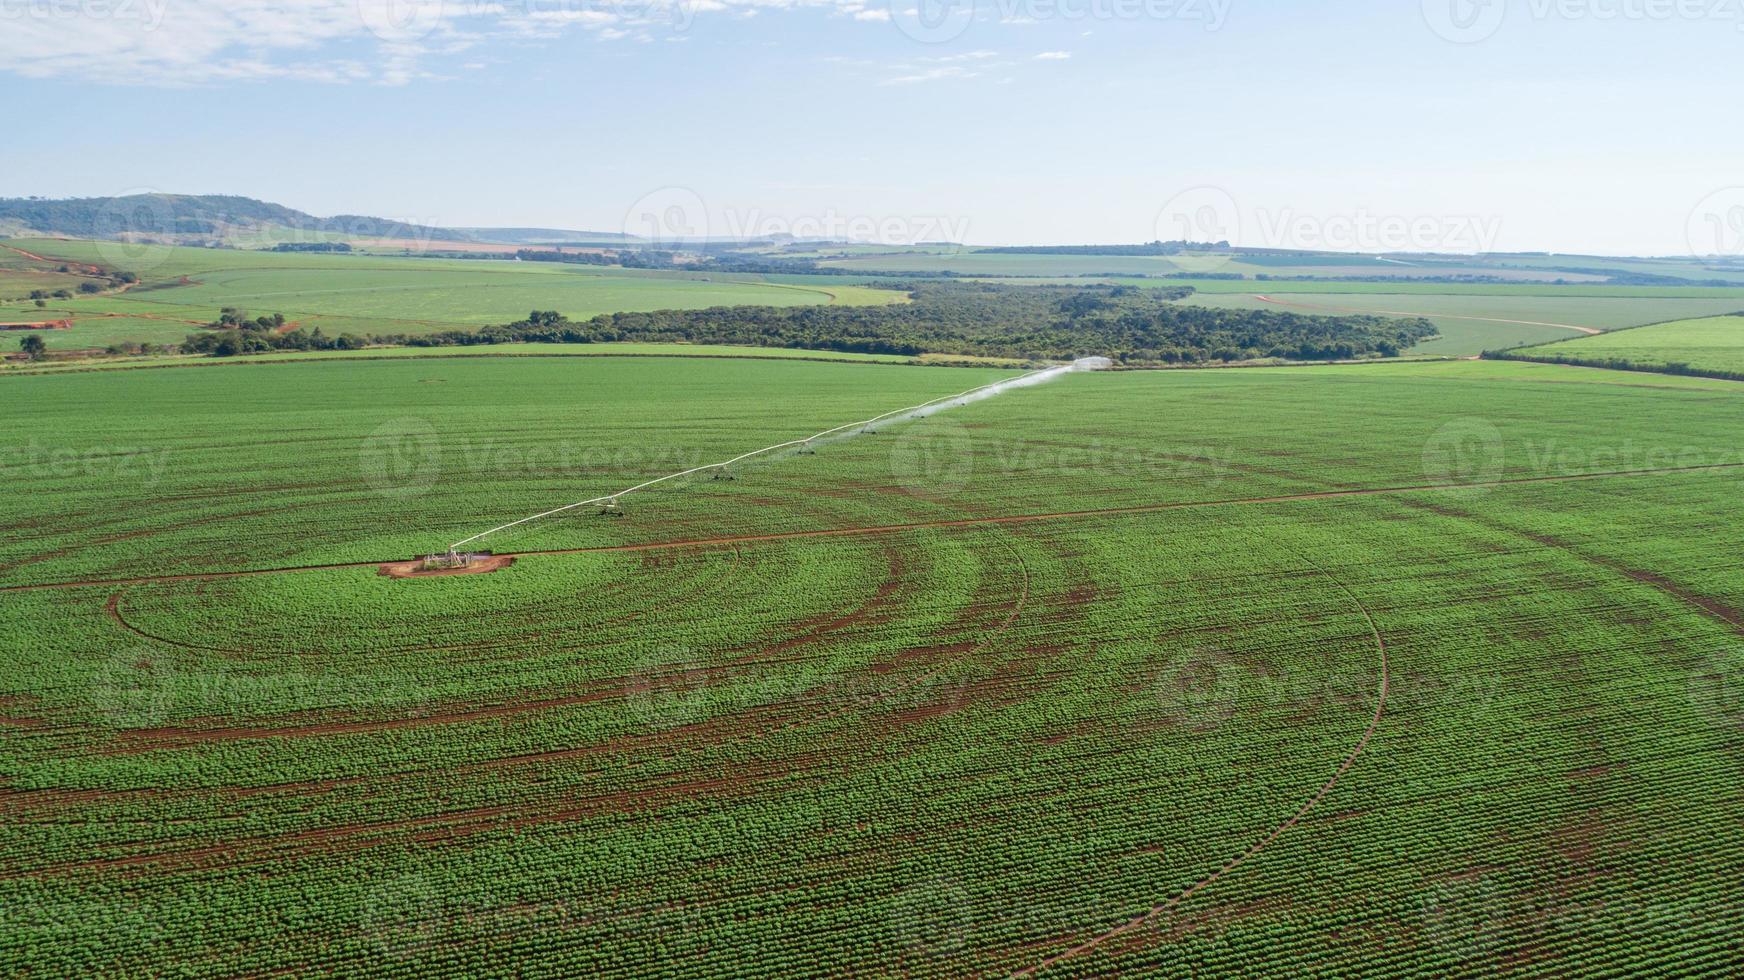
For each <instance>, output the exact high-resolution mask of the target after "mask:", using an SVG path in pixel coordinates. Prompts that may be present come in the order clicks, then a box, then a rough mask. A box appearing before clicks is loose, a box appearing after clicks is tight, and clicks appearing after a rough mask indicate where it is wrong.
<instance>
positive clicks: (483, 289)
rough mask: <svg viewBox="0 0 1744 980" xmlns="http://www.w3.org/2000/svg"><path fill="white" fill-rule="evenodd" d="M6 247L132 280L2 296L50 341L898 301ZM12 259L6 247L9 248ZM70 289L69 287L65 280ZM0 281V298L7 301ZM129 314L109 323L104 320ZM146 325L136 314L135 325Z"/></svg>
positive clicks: (683, 276) (698, 279)
mask: <svg viewBox="0 0 1744 980" xmlns="http://www.w3.org/2000/svg"><path fill="white" fill-rule="evenodd" d="M12 244H13V245H14V246H16V247H17V248H21V249H26V250H28V251H30V252H32V253H33V254H38V255H41V256H43V257H45V258H49V259H55V260H67V261H73V262H82V263H90V264H94V265H99V266H102V267H104V268H110V269H115V270H119V271H131V272H136V273H137V274H139V275H140V277H141V279H142V280H143V282H142V285H141V286H139V287H136V288H132V289H128V290H127V291H125V292H124V293H114V292H111V293H108V294H104V295H100V296H90V297H84V296H80V297H77V298H75V299H71V300H50V301H49V303H48V306H47V308H36V307H34V306H33V305H31V304H25V303H21V302H18V301H13V302H11V303H0V322H4V321H12V320H20V321H36V320H53V319H71V320H73V327H72V329H69V330H64V331H55V332H53V333H52V334H49V335H46V338H45V339H47V341H48V342H49V345H50V348H51V349H60V350H69V349H86V348H101V347H107V346H109V345H110V344H115V343H122V342H136V343H137V342H140V341H144V342H150V343H157V344H165V343H175V342H178V341H180V340H181V339H182V338H183V337H185V336H187V334H188V332H189V329H188V328H189V326H190V325H192V324H200V323H210V322H212V321H214V320H216V319H217V318H218V314H219V310H220V309H221V308H223V307H227V306H228V307H237V308H241V309H244V310H247V311H248V312H249V313H251V314H255V315H261V314H272V313H283V314H284V315H285V316H286V318H287V319H288V320H289V321H291V323H293V324H296V325H301V326H306V327H308V328H310V329H314V328H316V327H320V328H321V329H322V330H323V331H324V332H325V333H327V334H328V335H330V336H331V335H337V334H341V333H348V332H349V333H359V334H368V333H404V334H420V333H431V332H435V331H438V330H449V329H465V328H472V327H479V326H485V325H488V324H493V323H508V322H512V321H514V320H517V319H520V318H522V317H525V316H526V315H527V313H528V311H530V310H535V309H539V310H547V309H548V310H557V311H558V312H560V313H563V314H565V315H566V316H568V317H570V318H571V319H577V320H580V319H586V318H588V317H592V316H595V315H597V314H600V313H617V312H633V311H648V310H659V309H702V308H705V307H710V306H794V305H804V304H818V303H846V304H880V303H893V302H902V301H903V300H904V298H905V297H904V295H903V294H902V293H900V292H896V291H892V290H888V289H873V288H869V287H867V286H864V285H861V284H858V283H857V282H855V281H854V280H853V279H852V278H851V277H849V278H845V279H840V280H838V277H825V276H813V277H809V281H807V279H808V277H777V278H779V279H780V280H781V281H767V277H751V276H744V277H722V276H706V275H698V274H690V273H672V272H649V271H641V270H633V269H602V268H597V267H591V266H568V265H558V264H541V263H532V262H505V261H487V260H462V259H417V258H393V257H381V256H363V255H321V254H304V253H288V254H286V253H273V252H249V251H236V250H215V249H200V248H171V247H167V246H147V245H127V244H122V243H115V242H79V241H59V240H45V239H25V240H19V241H15V242H13V243H12ZM11 254H14V255H16V254H17V253H11ZM74 288H76V284H75V287H74ZM5 295H6V294H5V291H4V290H0V298H3V297H4V296H5ZM117 316H120V317H129V318H130V319H127V320H126V321H125V322H116V321H115V320H114V319H113V318H114V317H117ZM148 320H150V321H155V322H145V321H148Z"/></svg>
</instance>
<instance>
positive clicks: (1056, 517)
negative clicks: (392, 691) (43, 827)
mask: <svg viewBox="0 0 1744 980" xmlns="http://www.w3.org/2000/svg"><path fill="white" fill-rule="evenodd" d="M1740 468H1744V462H1739V463H1710V464H1706V465H1702V466H1668V467H1658V468H1653V469H1638V470H1605V471H1600V472H1596V473H1564V474H1556V475H1551V476H1521V477H1510V478H1505V479H1498V480H1477V481H1471V482H1466V483H1423V484H1406V485H1401V486H1391V487H1354V488H1350V489H1344V490H1312V491H1307V492H1304V493H1288V494H1277V495H1273V496H1266V497H1230V498H1223V499H1219V500H1183V501H1175V502H1171V503H1161V504H1133V505H1130V506H1126V507H1103V508H1098V509H1094V510H1067V511H1052V512H1048V513H1040V514H1002V515H993V516H987V517H963V518H953V519H947V520H935V521H915V522H911V523H906V524H880V525H871V526H861V527H836V528H814V529H811V530H805V531H776V532H770V533H766V534H741V535H727V536H723V537H716V538H690V539H684V540H673V541H644V542H638V543H633V544H610V545H594V546H592V547H586V548H552V549H548V550H544V551H517V552H505V553H504V556H505V557H513V558H517V559H519V558H534V557H540V556H547V555H588V554H611V553H615V552H640V551H665V550H671V549H680V548H707V547H718V546H724V545H739V544H754V543H758V542H773V541H803V540H809V539H813V538H843V537H865V536H868V535H879V534H903V533H906V532H909V531H925V530H932V529H942V528H955V527H982V526H987V525H1001V524H1034V523H1044V522H1048V521H1064V520H1074V519H1078V518H1094V517H1117V516H1120V515H1124V514H1153V513H1162V512H1166V511H1173V510H1201V509H1205V508H1210V507H1231V506H1240V505H1254V504H1288V503H1298V502H1302V501H1309V500H1336V499H1339V498H1342V497H1375V496H1386V495H1389V494H1402V493H1430V492H1435V491H1440V490H1469V489H1486V488H1495V487H1510V486H1529V485H1532V484H1538V483H1573V482H1579V481H1585V480H1605V479H1614V478H1620V477H1632V476H1669V475H1674V474H1679V473H1709V472H1722V471H1730V470H1736V469H1740ZM401 561H404V559H399V558H395V559H385V560H384V559H377V560H375V561H353V562H334V563H329V564H319V565H287V566H281V567H276V568H249V569H233V570H229V571H219V572H187V573H182V574H172V575H142V576H135V577H131V578H93V579H75V580H68V581H59V582H37V583H31V584H20V585H0V593H7V592H35V591H42V590H47V589H77V588H97V587H120V586H127V585H153V584H158V583H167V582H210V581H217V580H222V579H232V578H250V577H254V576H261V575H286V574H291V573H295V572H324V571H343V570H346V569H364V568H369V569H379V568H380V567H381V566H383V565H386V564H392V563H396V562H401Z"/></svg>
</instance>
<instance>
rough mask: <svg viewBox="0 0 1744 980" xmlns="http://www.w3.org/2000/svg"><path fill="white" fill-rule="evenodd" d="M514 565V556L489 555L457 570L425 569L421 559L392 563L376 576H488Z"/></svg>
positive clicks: (382, 568)
mask: <svg viewBox="0 0 1744 980" xmlns="http://www.w3.org/2000/svg"><path fill="white" fill-rule="evenodd" d="M514 563H515V556H514V555H491V556H490V557H489V558H480V559H478V560H476V561H469V562H467V563H466V564H464V565H462V566H460V567H459V568H425V567H424V562H423V560H422V559H419V560H417V561H392V562H388V563H387V564H385V565H383V566H381V570H380V572H379V573H378V574H381V575H386V576H387V577H388V578H439V577H441V576H445V575H489V574H490V573H491V572H500V571H502V570H503V569H505V568H508V567H509V566H510V565H513V564H514Z"/></svg>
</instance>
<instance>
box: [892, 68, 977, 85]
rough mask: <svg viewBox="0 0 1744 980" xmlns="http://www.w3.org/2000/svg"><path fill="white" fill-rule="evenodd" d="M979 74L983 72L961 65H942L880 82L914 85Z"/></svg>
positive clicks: (972, 76)
mask: <svg viewBox="0 0 1744 980" xmlns="http://www.w3.org/2000/svg"><path fill="white" fill-rule="evenodd" d="M979 74H981V73H980V72H975V71H970V70H969V69H967V68H963V67H961V66H959V65H940V66H939V67H937V68H928V69H925V70H923V71H917V72H914V73H913V74H909V75H898V76H896V77H895V78H887V79H885V80H884V81H883V82H882V83H880V84H883V85H914V84H916V83H918V82H937V81H941V80H944V79H947V78H974V77H976V76H977V75H979Z"/></svg>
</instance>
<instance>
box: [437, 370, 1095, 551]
mask: <svg viewBox="0 0 1744 980" xmlns="http://www.w3.org/2000/svg"><path fill="white" fill-rule="evenodd" d="M1113 366H1114V362H1113V361H1111V360H1109V359H1108V358H1106V357H1081V358H1079V359H1078V360H1076V361H1074V362H1072V363H1071V364H1062V365H1059V366H1057V367H1050V368H1045V369H1043V370H1040V371H1031V372H1030V373H1028V374H1024V375H1020V376H1018V377H1015V378H1007V379H1005V380H1004V381H995V382H993V383H992V384H986V385H982V386H980V387H978V388H971V389H969V390H968V391H964V392H959V393H957V394H955V395H945V396H944V397H942V398H934V399H932V400H931V401H926V402H922V403H920V404H919V405H911V406H909V407H908V408H899V409H896V410H895V411H891V412H885V413H884V414H883V415H878V416H874V417H873V418H869V419H866V420H865V421H862V422H849V423H847V424H846V425H838V426H836V427H835V428H833V429H825V430H824V431H822V432H817V433H813V434H812V435H809V436H806V437H805V438H803V439H793V440H789V441H787V442H781V443H776V444H775V445H773V446H765V447H763V448H762V449H756V450H752V451H751V452H748V453H742V454H740V455H738V456H734V457H733V458H732V459H728V460H723V461H722V462H719V463H705V464H704V465H702V466H693V467H691V468H690V469H687V470H681V471H679V472H677V473H669V474H667V475H666V476H662V477H658V478H656V479H653V480H648V481H646V482H644V483H638V484H636V485H635V486H633V487H627V488H625V489H623V490H619V491H618V492H617V493H614V494H609V495H607V496H603V497H590V498H588V499H587V500H579V501H576V502H575V503H573V504H564V505H563V506H562V507H555V508H552V509H551V510H547V511H542V512H540V513H537V514H534V515H532V516H531V517H523V518H521V519H520V520H518V521H510V522H509V523H507V524H501V525H498V526H497V527H493V528H491V529H490V530H488V531H481V532H479V533H478V534H475V535H473V536H472V537H470V538H463V539H462V540H460V541H456V542H455V543H453V544H451V545H449V546H448V549H447V554H448V555H449V556H455V557H458V558H460V559H461V560H462V561H464V559H465V557H466V556H465V555H463V554H461V552H460V549H461V548H463V547H465V546H466V545H469V544H473V543H474V542H477V541H480V540H483V539H484V538H487V537H489V536H491V535H493V534H497V533H499V532H502V531H507V530H508V529H510V528H513V527H519V526H521V525H523V524H528V523H531V522H533V521H537V520H540V519H542V518H546V517H552V516H555V515H557V514H562V513H567V512H568V511H572V510H576V509H578V508H582V507H588V506H595V507H598V513H599V514H601V515H608V516H612V517H622V516H623V515H624V510H623V506H622V505H621V503H620V501H619V498H621V497H626V496H629V495H630V494H632V493H638V492H640V491H643V490H648V489H651V488H653V487H656V486H659V485H660V484H662V483H667V482H670V481H673V480H678V479H682V478H684V477H687V476H692V475H694V474H698V473H712V475H713V478H714V479H717V480H732V479H736V477H735V476H734V475H733V472H732V467H733V466H734V465H736V464H738V463H741V462H744V461H746V460H751V459H754V458H757V457H760V456H768V455H771V454H775V453H780V452H784V451H786V452H792V453H797V454H799V455H804V456H815V455H817V443H819V442H824V441H833V440H835V439H845V438H848V437H850V436H853V435H856V434H861V435H876V434H877V433H878V429H877V426H879V425H881V424H883V423H885V422H889V421H891V420H895V419H898V418H900V417H901V416H903V415H907V416H908V417H909V418H910V419H924V418H927V417H928V416H931V415H936V414H938V413H939V412H942V411H944V410H945V409H947V408H952V407H958V408H960V407H962V406H965V405H968V404H969V403H971V402H977V401H982V400H984V399H987V398H992V397H993V396H995V395H999V394H1003V393H1005V392H1007V391H1011V390H1013V389H1016V388H1028V387H1033V386H1035V385H1039V384H1046V383H1047V382H1049V381H1053V380H1054V379H1056V378H1060V377H1063V376H1065V375H1067V374H1070V373H1073V372H1078V371H1104V370H1107V369H1109V368H1111V367H1113Z"/></svg>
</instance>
